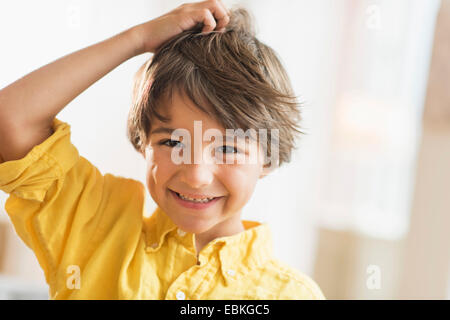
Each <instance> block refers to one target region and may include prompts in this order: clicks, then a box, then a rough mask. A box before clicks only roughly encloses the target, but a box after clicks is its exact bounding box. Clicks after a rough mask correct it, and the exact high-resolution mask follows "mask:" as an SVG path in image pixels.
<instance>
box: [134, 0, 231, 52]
mask: <svg viewBox="0 0 450 320" xmlns="http://www.w3.org/2000/svg"><path fill="white" fill-rule="evenodd" d="M229 21H230V17H229V10H227V8H226V7H225V5H224V4H223V3H222V2H221V0H207V1H202V2H196V3H185V4H182V5H181V6H179V7H178V8H176V9H174V10H172V11H170V12H168V13H166V14H164V15H162V16H160V17H158V18H156V19H153V20H150V21H148V22H145V23H143V24H140V25H137V26H135V27H134V29H135V31H136V34H137V35H138V38H139V40H140V44H141V45H140V52H141V53H144V52H152V53H154V52H155V51H156V49H158V47H159V46H160V45H162V44H163V43H164V42H166V41H167V40H170V39H171V38H172V37H174V36H176V35H177V34H179V33H181V32H183V31H185V30H190V29H192V28H194V27H196V26H197V25H198V24H203V29H202V32H203V33H208V32H211V31H213V30H216V31H220V32H222V31H224V30H225V26H226V25H227V24H228V22H229Z"/></svg>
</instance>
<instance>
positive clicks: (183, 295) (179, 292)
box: [177, 291, 186, 300]
mask: <svg viewBox="0 0 450 320" xmlns="http://www.w3.org/2000/svg"><path fill="white" fill-rule="evenodd" d="M185 298H186V295H185V294H184V292H183V291H178V292H177V300H184V299H185Z"/></svg>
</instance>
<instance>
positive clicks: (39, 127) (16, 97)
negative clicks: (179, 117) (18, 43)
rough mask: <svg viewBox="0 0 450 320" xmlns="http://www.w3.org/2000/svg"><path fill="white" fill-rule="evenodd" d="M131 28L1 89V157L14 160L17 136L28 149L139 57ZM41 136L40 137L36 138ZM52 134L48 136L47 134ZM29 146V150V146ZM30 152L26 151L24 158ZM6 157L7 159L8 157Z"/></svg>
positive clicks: (16, 154)
mask: <svg viewBox="0 0 450 320" xmlns="http://www.w3.org/2000/svg"><path fill="white" fill-rule="evenodd" d="M133 30H134V29H133V28H131V29H128V30H126V31H124V32H122V33H120V34H117V35H115V36H113V37H111V38H108V39H106V40H104V41H101V42H99V43H96V44H94V45H91V46H89V47H86V48H84V49H81V50H79V51H76V52H74V53H71V54H69V55H66V56H64V57H62V58H60V59H58V60H56V61H54V62H52V63H49V64H47V65H45V66H43V67H41V68H39V69H37V70H35V71H33V72H31V73H29V74H27V75H26V76H24V77H22V78H21V79H19V80H17V81H15V82H14V83H12V84H10V85H9V86H7V87H5V88H3V89H2V90H0V154H2V155H3V156H4V158H14V157H17V156H18V155H19V154H18V153H17V152H14V155H12V154H10V155H7V154H8V153H9V151H10V150H8V147H13V146H11V145H10V144H13V143H14V141H15V140H16V137H15V136H14V135H17V134H19V133H20V134H21V135H23V137H21V138H20V139H22V140H24V139H25V140H27V139H28V137H27V136H30V138H29V140H30V141H22V140H21V142H20V143H23V144H24V146H23V147H22V149H23V148H25V149H29V148H30V147H32V145H33V143H38V142H40V140H42V139H43V138H45V137H44V136H45V135H46V134H45V132H48V131H49V130H48V128H51V125H52V121H53V119H54V117H55V116H56V115H57V114H58V113H59V112H60V111H61V110H62V109H63V108H64V107H65V106H66V105H67V104H68V103H69V102H70V101H72V100H73V99H74V98H76V97H77V96H78V95H79V94H80V93H82V92H83V91H84V90H86V89H87V88H89V87H90V86H91V85H92V84H93V83H95V82H96V81H97V80H99V79H100V78H102V77H103V76H104V75H106V74H107V73H109V72H110V71H111V70H113V69H114V68H116V67H117V66H119V65H120V64H121V63H123V62H124V61H126V60H128V59H130V58H132V57H134V56H135V55H137V54H139V53H140V52H138V49H139V43H138V41H137V38H136V36H135V34H134V32H133ZM33 135H37V136H33ZM47 135H48V134H47ZM27 144H28V145H29V146H28V147H27V146H25V145H27ZM26 151H28V150H22V152H19V153H21V155H24V153H25V152H26ZM5 155H6V156H5Z"/></svg>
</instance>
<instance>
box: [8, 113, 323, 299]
mask: <svg viewBox="0 0 450 320" xmlns="http://www.w3.org/2000/svg"><path fill="white" fill-rule="evenodd" d="M53 128H54V133H53V134H52V135H51V136H50V137H49V138H48V139H47V140H45V141H44V142H43V143H41V144H40V145H38V146H35V147H34V148H33V149H32V150H31V151H30V152H29V153H28V154H27V155H26V156H25V157H24V158H22V159H19V160H14V161H7V162H3V163H1V164H0V190H3V191H5V192H7V193H10V197H9V198H8V200H7V202H6V205H5V208H6V211H7V213H8V215H9V217H10V219H11V221H12V223H13V225H14V228H15V230H16V232H17V234H18V235H19V237H20V238H21V239H22V240H23V241H24V242H25V244H26V245H27V246H28V247H29V248H31V249H32V250H33V251H34V253H35V254H36V257H37V259H38V261H39V264H40V266H41V267H42V269H43V270H44V273H45V278H46V281H47V283H48V285H49V294H50V298H51V299H186V300H197V299H225V300H228V299H233V300H235V299H255V300H256V299H324V296H323V294H322V292H321V290H320V288H319V287H318V286H317V284H316V283H315V282H314V281H313V280H312V279H311V278H309V277H308V276H306V275H305V274H302V273H300V272H299V271H297V270H296V269H293V268H291V267H290V266H288V265H286V264H284V263H282V262H280V261H278V260H277V259H275V258H274V256H273V254H272V237H271V234H270V230H269V227H268V225H267V224H262V223H259V222H256V221H247V220H243V221H242V223H243V225H244V227H245V231H243V232H240V233H238V234H235V235H232V236H227V237H221V238H217V239H215V240H213V241H212V242H210V243H208V244H207V245H206V246H205V247H204V248H203V249H202V250H201V252H200V254H199V257H198V260H197V254H196V250H195V235H194V234H191V233H185V232H183V231H182V230H179V229H178V228H177V227H176V225H175V224H174V223H173V222H172V221H171V220H170V218H169V217H168V216H167V215H166V214H165V213H164V212H163V211H162V210H161V209H160V208H157V209H156V210H155V211H154V213H153V215H152V216H151V217H149V218H147V217H145V215H144V213H145V209H144V208H145V194H146V192H147V190H146V188H145V187H144V185H143V184H142V183H140V182H139V181H136V180H133V179H127V178H123V177H118V176H114V175H112V174H105V175H102V174H101V173H100V172H99V170H98V169H97V168H96V167H95V166H94V165H92V164H91V163H90V162H89V161H87V160H86V159H85V158H83V157H81V156H79V154H78V151H77V149H76V148H75V146H74V145H73V144H72V143H71V142H70V126H69V125H68V124H67V123H64V122H62V121H59V120H58V119H55V120H54V123H53Z"/></svg>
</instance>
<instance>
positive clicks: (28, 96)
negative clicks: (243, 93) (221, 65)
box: [0, 0, 229, 161]
mask: <svg viewBox="0 0 450 320" xmlns="http://www.w3.org/2000/svg"><path fill="white" fill-rule="evenodd" d="M215 19H217V20H218V23H217V24H216V21H215ZM228 22H229V16H228V11H227V10H226V9H225V7H224V5H223V4H222V3H221V2H220V0H207V1H203V2H199V3H192V4H184V5H181V6H179V7H178V8H176V9H175V10H172V11H170V12H169V13H167V14H165V15H163V16H161V17H159V18H156V19H154V20H151V21H149V22H146V23H143V24H140V25H137V26H135V27H132V28H130V29H128V30H126V31H124V32H122V33H120V34H117V35H115V36H113V37H111V38H109V39H106V40H104V41H102V42H100V43H97V44H94V45H91V46H89V47H87V48H84V49H82V50H79V51H76V52H74V53H71V54H69V55H67V56H64V57H62V58H60V59H58V60H56V61H54V62H52V63H50V64H47V65H45V66H43V67H41V68H39V69H37V70H35V71H33V72H31V73H30V74H28V75H26V76H25V77H23V78H21V79H19V80H17V81H16V82H14V83H12V84H10V85H9V86H7V87H5V88H3V89H2V90H0V159H3V161H10V160H17V159H21V158H23V157H24V156H25V155H26V154H27V153H28V152H29V151H30V150H31V149H32V148H33V147H34V146H35V145H38V144H40V143H42V142H43V141H44V140H46V139H47V138H48V137H49V136H50V135H51V134H52V133H53V132H52V122H53V118H54V117H55V116H56V115H57V114H58V113H59V112H60V111H61V110H62V109H63V108H64V107H65V106H66V105H67V104H68V103H69V102H70V101H72V100H73V99H74V98H76V97H77V96H78V95H79V94H80V93H82V92H83V91H84V90H86V89H87V88H88V87H90V86H91V85H92V84H93V83H95V82H96V81H97V80H99V79H100V78H102V77H103V76H104V75H106V74H107V73H108V72H110V71H111V70H113V69H114V68H116V67H117V66H118V65H120V64H121V63H123V62H125V61H126V60H128V59H130V58H132V57H134V56H136V55H138V54H141V53H144V52H154V51H155V50H156V49H157V48H158V47H159V46H160V45H161V44H162V43H163V42H165V41H167V40H169V39H170V38H172V37H173V36H175V35H176V34H178V33H180V32H182V31H184V30H189V29H191V28H193V27H195V26H196V24H197V23H203V24H204V28H203V30H202V31H203V32H208V31H212V30H214V28H216V26H217V29H219V30H222V29H223V28H224V26H225V25H226V24H227V23H228Z"/></svg>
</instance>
